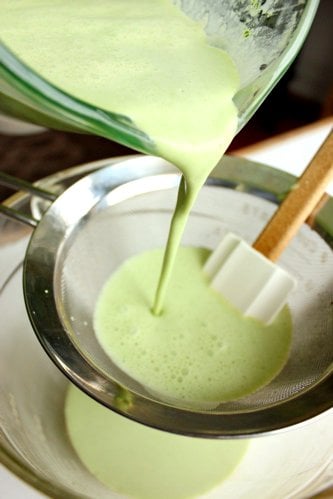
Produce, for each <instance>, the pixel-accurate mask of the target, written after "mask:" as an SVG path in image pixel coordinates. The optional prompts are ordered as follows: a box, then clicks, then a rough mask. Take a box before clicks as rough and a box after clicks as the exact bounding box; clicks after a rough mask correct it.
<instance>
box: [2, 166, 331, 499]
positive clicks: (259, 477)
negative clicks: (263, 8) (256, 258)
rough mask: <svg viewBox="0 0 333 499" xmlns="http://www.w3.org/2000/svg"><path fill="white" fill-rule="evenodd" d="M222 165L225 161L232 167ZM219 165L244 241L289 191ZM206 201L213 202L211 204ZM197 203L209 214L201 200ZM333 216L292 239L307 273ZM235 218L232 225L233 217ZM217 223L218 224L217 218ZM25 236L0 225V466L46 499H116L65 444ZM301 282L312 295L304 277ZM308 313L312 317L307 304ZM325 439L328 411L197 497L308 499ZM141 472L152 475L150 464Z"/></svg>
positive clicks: (317, 483)
mask: <svg viewBox="0 0 333 499" xmlns="http://www.w3.org/2000/svg"><path fill="white" fill-rule="evenodd" d="M229 160H232V168H230V169H228V164H227V163H228V161H229ZM116 161H117V159H114V160H107V161H102V162H97V163H94V164H89V165H85V166H81V167H78V168H74V169H70V170H67V171H65V172H60V173H59V174H57V175H54V176H51V177H49V178H46V179H44V180H42V181H40V182H39V185H40V186H42V187H44V188H47V189H48V190H51V191H54V192H55V193H59V192H61V191H63V190H64V189H65V188H66V187H68V186H69V185H70V184H72V183H73V182H74V181H76V180H77V179H79V178H80V177H81V176H83V175H85V174H87V173H89V172H91V171H94V170H95V169H97V168H100V167H103V166H108V165H110V164H113V163H114V162H116ZM224 161H225V165H226V167H225V168H224V173H225V175H224V185H225V187H226V191H227V196H228V200H229V201H231V202H232V199H233V198H234V199H236V200H237V204H235V205H232V206H231V207H237V205H239V203H238V201H239V196H241V197H242V199H243V202H242V203H241V204H240V205H239V209H240V210H241V211H242V213H243V222H242V223H243V231H244V235H245V237H248V238H251V237H252V232H253V231H255V230H256V227H257V226H258V225H260V224H262V222H263V220H264V219H266V217H267V209H269V206H268V205H269V204H270V203H269V201H267V200H273V199H278V198H279V197H280V196H281V194H282V193H284V192H285V191H286V190H288V188H289V187H290V185H291V181H292V176H291V175H289V174H286V173H283V172H280V171H277V170H273V169H270V168H268V167H265V166H260V165H255V164H253V165H252V166H251V164H250V165H249V164H248V163H247V164H246V168H243V167H242V160H237V159H232V158H226V159H225V160H224ZM212 189H213V190H214V186H212ZM218 189H220V188H218ZM249 193H251V194H249ZM214 202H216V200H214V196H213V197H212V198H211V205H210V207H212V206H214ZM7 204H8V205H10V206H11V207H14V208H16V209H19V210H21V211H23V212H26V213H28V214H29V213H31V210H32V212H33V214H34V215H35V216H38V214H39V213H41V212H42V211H43V210H44V208H45V206H44V201H36V200H33V202H32V203H31V199H30V197H29V196H28V195H26V194H22V193H19V194H17V195H15V196H13V197H12V198H10V199H9V200H8V201H7ZM205 205H206V208H207V203H205ZM332 212H333V206H332V200H330V201H329V202H328V203H327V204H326V206H325V207H324V208H323V209H322V211H321V212H320V213H319V214H318V216H317V218H316V221H315V224H314V229H315V230H311V229H310V228H309V227H305V228H304V230H303V231H302V233H301V235H300V236H299V243H300V246H298V247H299V248H302V253H303V254H302V258H305V259H308V258H311V259H312V262H313V268H314V269H316V268H317V269H318V268H319V266H318V267H316V264H317V263H318V264H319V262H321V264H322V263H323V261H324V260H325V257H324V254H326V258H329V255H328V254H327V253H324V252H323V251H321V250H322V248H323V247H324V248H326V249H327V246H325V245H324V246H323V247H322V246H320V243H319V241H320V238H319V236H318V232H322V234H324V235H325V237H326V239H327V240H330V244H332V235H333V226H332V220H333V217H332ZM197 216H198V209H197V210H194V219H195V218H196V217H197ZM234 216H235V218H237V213H235V215H234ZM219 217H220V224H221V221H222V225H223V219H224V218H223V217H224V215H223V214H221V212H219ZM212 223H213V224H214V221H213V219H211V218H209V217H207V216H206V217H205V227H206V232H205V234H206V236H207V235H208V234H209V239H210V242H212V241H213V239H214V240H215V239H216V238H219V237H220V235H221V234H220V233H219V232H218V231H217V232H216V231H214V230H212V229H213V228H214V227H213V225H212ZM190 226H191V222H190ZM132 227H133V224H132ZM30 235H31V229H29V228H27V227H26V226H24V225H21V224H19V223H16V222H13V221H8V220H6V219H4V218H2V219H0V317H1V322H2V327H1V331H0V379H1V384H0V405H1V419H0V425H1V428H0V459H1V462H2V463H3V464H4V465H5V466H7V467H8V468H9V469H10V470H11V471H13V472H14V473H15V474H17V475H18V476H19V477H21V478H23V479H24V480H25V481H27V482H28V483H30V484H31V485H33V486H34V487H36V488H37V489H39V490H40V491H42V492H44V493H45V494H46V495H48V496H50V497H53V498H59V499H60V498H61V499H67V498H78V497H81V498H84V497H85V498H90V499H93V498H96V497H98V498H99V499H104V498H109V499H111V498H114V499H116V498H119V497H120V496H119V495H117V494H114V493H112V492H110V491H109V490H107V489H106V488H105V487H104V486H103V485H101V484H100V483H99V482H98V481H97V480H96V479H95V478H94V477H93V476H91V475H90V473H88V472H87V471H86V469H85V468H84V467H83V466H82V464H81V463H80V461H79V460H78V458H77V456H76V454H75V453H74V451H73V449H72V447H71V445H70V443H69V440H68V437H67V434H66V430H65V424H64V415H63V404H64V397H65V392H66V388H67V386H68V383H69V381H68V380H67V378H66V377H65V376H64V375H63V374H62V373H61V372H60V371H59V370H58V369H57V368H56V367H55V366H54V364H53V363H52V362H51V361H50V360H49V358H48V357H47V355H46V354H45V352H44V351H43V349H42V348H41V346H40V345H39V343H38V341H37V339H36V336H35V334H34V332H33V330H32V327H31V325H30V323H29V321H28V318H27V314H26V311H25V305H24V300H23V290H22V275H21V274H22V260H23V258H24V253H25V250H26V247H27V244H28V240H29V238H30ZM185 237H187V236H185ZM142 244H144V241H143V243H142ZM317 257H318V258H317ZM318 259H319V262H318V261H317V260H318ZM315 277H316V279H315V282H312V286H315V289H317V292H318V291H320V292H321V293H323V289H322V288H321V284H322V283H323V282H324V281H325V275H324V273H322V274H321V275H319V274H318V273H317V272H316V271H315ZM304 279H305V281H306V286H307V288H308V290H309V292H310V295H311V290H310V288H311V286H310V284H311V279H312V278H311V276H310V274H307V275H305V276H304ZM316 286H317V288H316ZM320 296H322V295H320ZM320 296H319V298H320ZM307 306H309V303H307ZM308 312H311V314H312V312H313V310H312V307H311V306H310V308H309V310H308ZM309 355H310V356H311V352H309ZM133 424H136V423H133ZM332 437H333V412H332V410H331V411H326V412H325V413H323V414H322V415H320V416H317V417H315V418H313V419H311V420H309V421H308V422H307V423H306V424H302V425H297V426H295V427H292V428H289V429H288V430H287V431H284V432H280V433H278V434H274V433H272V434H270V435H266V436H264V437H260V438H253V439H251V440H250V445H249V449H248V451H247V453H246V455H245V457H244V458H243V460H242V461H241V463H240V464H239V466H238V468H237V469H236V470H235V471H234V473H233V474H232V475H231V476H230V477H229V478H228V479H227V480H226V481H225V482H223V483H222V484H221V485H220V487H218V488H217V489H214V491H212V492H211V493H208V494H206V495H205V496H203V497H205V499H208V498H210V499H221V497H232V498H234V499H237V498H244V497H246V498H256V497H261V498H262V499H276V497H293V498H294V499H297V498H299V499H300V498H302V499H303V498H305V497H309V496H311V495H312V494H314V493H315V492H316V491H318V490H320V489H322V488H323V487H324V486H328V485H330V484H332V483H333V474H332V454H333V438H332ZM149 466H150V467H151V469H152V470H153V468H154V463H149Z"/></svg>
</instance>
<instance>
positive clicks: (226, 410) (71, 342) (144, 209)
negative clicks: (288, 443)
mask: <svg viewBox="0 0 333 499" xmlns="http://www.w3.org/2000/svg"><path fill="white" fill-rule="evenodd" d="M105 165H106V166H105V167H104V168H99V169H97V170H96V171H93V172H92V173H89V174H88V175H86V176H85V177H84V178H82V179H81V180H79V181H78V182H76V183H75V184H74V185H72V186H71V187H69V188H68V189H67V190H66V191H65V192H64V193H63V194H61V195H60V196H59V197H58V199H56V201H55V202H54V203H53V204H52V205H51V207H50V208H49V209H48V210H47V211H46V212H45V213H44V209H45V206H44V202H41V201H37V200H36V199H34V200H33V203H32V206H33V212H34V214H35V215H36V217H39V215H40V214H41V213H44V214H43V216H42V218H41V220H40V222H39V223H38V225H37V227H36V229H35V231H34V233H33V236H32V238H31V240H30V243H29V246H28V249H27V253H26V258H25V265H24V294H25V300H26V307H27V311H28V314H29V317H30V320H31V323H32V325H33V327H34V330H35V331H36V333H37V336H38V338H39V340H40V342H41V343H42V345H43V346H44V348H45V350H46V351H47V353H48V354H49V356H50V357H51V358H52V360H53V361H54V362H55V363H56V365H57V366H58V367H60V369H61V370H62V371H63V372H64V373H65V374H66V375H67V376H68V377H69V378H70V379H71V381H73V382H74V383H75V384H77V385H78V386H79V387H80V388H82V389H83V390H84V391H85V392H87V393H88V394H89V395H91V396H92V397H94V398H95V399H96V400H98V401H100V402H101V403H103V404H105V405H106V406H107V407H109V408H111V409H113V410H116V411H117V412H119V413H121V414H123V415H125V416H128V417H130V418H132V419H134V420H137V421H140V422H142V423H144V424H147V425H150V426H153V427H158V428H161V429H163V430H167V431H171V432H177V433H182V434H189V435H196V436H202V437H232V436H250V435H255V434H262V433H266V432H271V431H277V430H279V429H283V428H286V427H289V426H291V425H294V424H297V423H300V422H303V421H305V420H307V419H309V418H311V417H314V416H316V415H318V414H320V413H321V412H323V411H325V410H328V409H329V408H331V407H332V405H333V404H332V399H333V376H332V360H333V341H332V330H333V328H332V325H333V324H332V319H333V317H332V315H333V314H332V291H333V253H332V246H333V225H332V223H333V217H332V212H333V202H332V200H331V199H329V200H328V202H327V203H326V204H325V206H324V207H323V208H322V209H321V211H320V212H319V214H318V215H317V216H316V218H315V225H314V226H313V227H312V228H311V227H309V226H308V225H303V226H302V228H301V230H300V231H299V233H298V235H297V236H296V238H295V239H294V240H293V241H292V243H291V244H290V245H289V247H288V248H287V250H286V251H285V252H284V254H283V257H282V258H281V260H280V264H281V265H282V266H284V267H285V268H286V269H287V270H289V271H290V272H292V273H293V274H294V275H295V276H296V278H297V280H298V288H297V290H296V292H294V293H293V294H292V295H291V297H290V301H289V305H290V308H291V312H292V317H293V322H294V332H293V341H292V348H291V352H290V357H289V360H288V362H287V364H286V366H285V368H284V369H283V370H282V372H281V373H280V374H279V375H278V376H277V377H276V378H275V380H273V381H272V382H271V383H270V384H269V385H268V386H266V387H264V388H262V389H261V390H258V391H257V392H256V393H254V394H252V395H250V396H248V397H244V398H242V399H239V400H237V401H234V402H228V403H224V404H221V405H220V406H219V407H218V408H216V409H214V410H206V411H205V410H200V411H194V410H191V409H189V408H187V407H185V406H184V405H183V404H182V403H180V402H177V401H173V403H172V404H171V403H166V402H165V401H163V400H159V399H158V397H157V396H155V397H153V396H152V394H151V393H148V392H146V391H145V388H144V387H143V386H141V385H139V384H138V383H136V382H135V380H133V379H131V378H130V377H129V376H127V375H125V374H124V373H123V372H122V371H121V370H120V369H119V368H117V366H115V365H113V364H112V362H111V361H110V359H109V357H107V356H106V355H105V354H104V352H103V351H102V350H101V348H100V346H99V344H98V342H97V340H96V339H95V335H94V331H93V327H92V314H93V310H94V306H95V303H96V299H97V296H98V294H99V291H100V289H101V287H102V286H103V284H104V282H105V280H106V279H107V278H108V277H109V275H110V274H111V273H112V272H113V271H114V270H115V269H116V268H117V267H119V265H120V264H121V263H122V262H123V261H124V260H126V259H127V258H128V257H130V256H132V255H134V254H137V253H140V252H142V251H145V250H148V249H151V248H156V247H163V246H164V245H165V242H166V237H167V232H168V227H169V223H170V217H171V214H172V211H173V209H174V205H175V199H176V192H177V187H178V183H179V173H178V172H177V170H176V169H175V168H174V167H172V166H171V165H169V164H168V163H166V162H164V161H162V160H160V159H157V158H153V157H140V156H139V157H134V158H132V159H129V160H126V161H122V162H119V163H117V164H114V165H112V166H107V162H106V163H105ZM294 180H295V179H294V178H293V177H292V176H291V175H288V174H283V173H281V172H280V171H277V170H274V169H271V168H267V167H265V166H262V165H258V164H255V163H253V162H249V161H246V160H243V159H242V160H240V159H236V158H229V157H225V158H224V159H223V160H222V161H221V163H220V164H219V165H218V167H217V168H216V169H215V170H214V172H213V173H212V175H211V176H210V178H209V179H208V181H207V183H206V185H205V186H204V188H203V189H202V191H201V193H200V195H199V198H198V200H197V203H196V205H195V207H194V209H193V211H192V214H191V217H190V220H189V223H188V226H187V228H186V231H185V234H184V237H183V244H184V245H192V246H206V247H209V248H212V249H213V248H215V247H216V245H217V243H218V241H220V239H221V237H223V235H224V234H225V233H226V232H227V231H228V230H229V229H230V228H232V230H234V231H237V232H238V233H240V234H242V236H243V237H244V239H245V240H247V241H249V242H251V241H253V240H254V239H255V237H256V235H257V234H258V233H259V232H260V230H261V228H262V227H263V225H265V223H266V221H267V220H268V219H269V218H270V216H271V215H272V213H273V212H274V210H275V208H276V203H277V202H279V201H280V200H281V199H282V198H283V197H284V195H285V194H286V193H287V192H288V190H289V189H290V188H291V186H292V183H293V182H294ZM147 228H149V230H148V229H147Z"/></svg>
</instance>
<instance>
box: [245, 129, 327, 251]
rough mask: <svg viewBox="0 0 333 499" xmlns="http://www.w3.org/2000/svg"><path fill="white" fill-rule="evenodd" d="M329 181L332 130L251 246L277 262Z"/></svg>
mask: <svg viewBox="0 0 333 499" xmlns="http://www.w3.org/2000/svg"><path fill="white" fill-rule="evenodd" d="M331 180H333V130H331V132H330V133H329V135H328V137H327V138H326V140H325V142H324V143H323V145H322V146H321V148H320V149H319V151H318V152H317V153H316V155H315V156H314V158H313V159H312V161H311V162H310V164H309V165H308V167H307V168H306V169H305V171H304V173H303V174H302V176H301V177H300V178H299V179H298V182H296V184H295V185H294V186H293V188H292V190H291V191H290V193H289V194H288V196H287V197H286V198H285V199H284V201H283V202H282V203H281V205H280V207H279V209H278V210H277V211H276V212H275V214H274V215H273V217H272V218H271V219H270V221H269V222H268V224H267V225H266V227H265V228H264V230H263V231H262V232H261V234H260V235H259V237H258V238H257V240H256V241H255V243H254V244H253V247H254V248H255V249H256V250H258V251H259V252H260V253H262V254H263V255H265V256H266V257H267V258H269V259H270V260H272V261H275V260H277V259H278V257H279V256H280V254H281V253H282V251H283V250H284V249H285V247H286V246H287V244H288V243H289V241H290V240H291V239H292V237H294V235H295V234H296V232H297V230H298V229H299V228H300V226H301V225H302V224H303V223H304V222H305V220H306V219H307V218H308V216H309V215H310V214H311V212H312V210H314V208H315V206H316V205H317V203H318V202H319V201H320V199H321V197H322V196H323V194H324V192H325V188H326V187H327V185H328V183H329V182H330V181H331Z"/></svg>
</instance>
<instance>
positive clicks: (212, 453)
mask: <svg viewBox="0 0 333 499" xmlns="http://www.w3.org/2000/svg"><path fill="white" fill-rule="evenodd" d="M65 415H66V422H67V428H68V432H69V435H70V438H71V440H72V442H73V444H74V447H75V449H76V451H77V452H78V454H79V456H80V457H81V459H82V461H83V462H84V463H85V464H86V466H87V468H88V469H89V470H90V472H91V473H92V474H93V475H95V476H96V478H98V479H99V480H100V481H101V482H103V483H104V484H105V485H106V486H108V487H110V488H111V489H112V490H114V491H115V492H119V493H121V494H124V495H126V496H130V497H136V498H138V499H186V498H190V497H198V496H199V495H201V494H204V493H205V492H207V491H209V490H211V489H212V488H214V487H216V486H218V485H219V484H220V483H221V482H222V481H223V480H225V479H226V478H227V477H228V476H229V475H230V474H231V473H232V472H233V470H234V469H235V468H236V466H237V464H238V463H239V462H240V460H241V459H242V458H243V456H244V454H245V452H246V450H247V448H248V444H249V441H248V440H233V441H231V440H229V441H227V440H209V439H198V438H189V437H183V436H180V435H173V434H170V433H165V432H162V431H158V430H155V429H152V428H147V427H145V426H143V425H140V424H138V423H135V422H133V421H129V420H128V419H126V418H124V417H122V416H119V415H118V414H115V413H114V412H112V411H110V410H108V409H106V408H105V407H103V406H101V405H99V404H97V403H96V402H94V401H93V400H92V399H90V398H89V397H87V395H85V394H83V393H82V392H81V391H79V390H78V389H77V388H75V387H74V386H73V385H71V386H70V387H69V391H68V393H67V399H66V406H65Z"/></svg>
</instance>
